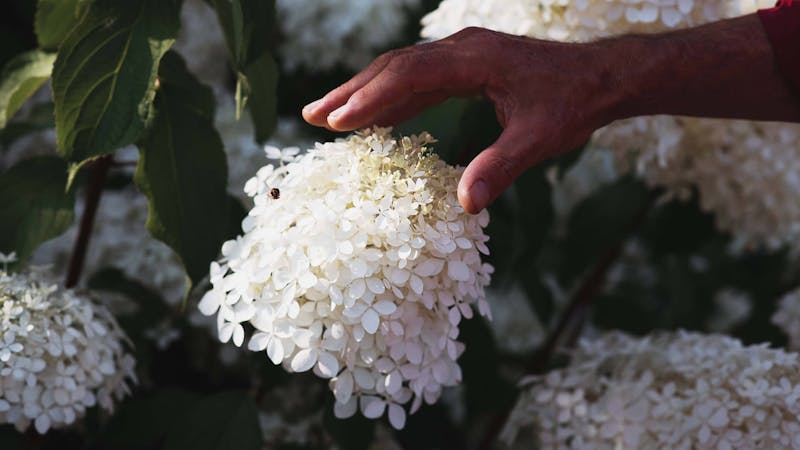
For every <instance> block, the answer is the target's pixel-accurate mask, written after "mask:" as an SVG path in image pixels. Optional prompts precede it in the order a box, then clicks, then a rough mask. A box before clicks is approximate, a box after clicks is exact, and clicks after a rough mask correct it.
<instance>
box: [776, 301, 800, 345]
mask: <svg viewBox="0 0 800 450" xmlns="http://www.w3.org/2000/svg"><path fill="white" fill-rule="evenodd" d="M772 323H773V324H775V325H776V326H777V327H778V328H780V329H781V331H783V333H784V334H786V336H788V337H789V344H788V345H787V347H788V348H789V349H790V350H792V351H795V352H796V351H800V288H797V289H794V290H793V291H791V292H789V293H787V294H786V295H784V296H783V297H781V298H780V299H779V300H778V309H777V310H776V311H775V312H774V313H773V314H772Z"/></svg>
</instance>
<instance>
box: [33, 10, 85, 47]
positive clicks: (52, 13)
mask: <svg viewBox="0 0 800 450" xmlns="http://www.w3.org/2000/svg"><path fill="white" fill-rule="evenodd" d="M81 3H84V1H83V0H39V2H38V4H37V6H36V21H35V23H34V28H35V30H36V38H37V39H38V40H39V47H40V48H42V49H45V50H58V47H59V46H60V45H61V43H62V42H63V41H64V38H66V37H67V34H68V33H69V32H70V30H72V28H73V27H75V25H77V23H78V20H79V19H80V12H81V8H80V6H82V5H81Z"/></svg>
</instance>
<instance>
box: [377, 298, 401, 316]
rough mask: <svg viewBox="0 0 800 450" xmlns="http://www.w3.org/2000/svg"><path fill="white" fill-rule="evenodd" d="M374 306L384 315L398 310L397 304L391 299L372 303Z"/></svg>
mask: <svg viewBox="0 0 800 450" xmlns="http://www.w3.org/2000/svg"><path fill="white" fill-rule="evenodd" d="M372 308H373V309H374V310H375V311H377V312H378V313H379V314H380V315H382V316H388V315H389V314H393V313H394V312H395V311H397V305H395V303H394V302H393V301H391V300H381V301H379V302H376V303H375V304H374V305H372Z"/></svg>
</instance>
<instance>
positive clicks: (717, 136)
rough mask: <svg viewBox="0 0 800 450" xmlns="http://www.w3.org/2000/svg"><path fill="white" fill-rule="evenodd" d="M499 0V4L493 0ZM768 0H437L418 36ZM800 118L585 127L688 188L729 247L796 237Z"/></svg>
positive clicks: (560, 34) (619, 153) (701, 15)
mask: <svg viewBox="0 0 800 450" xmlns="http://www.w3.org/2000/svg"><path fill="white" fill-rule="evenodd" d="M501 3H502V5H501ZM771 3H774V2H773V1H772V0H714V1H702V2H701V1H698V0H596V1H587V0H515V1H512V2H506V1H503V2H500V1H499V0H492V1H477V0H445V1H444V2H442V4H441V5H440V7H439V9H437V10H436V11H434V12H432V13H431V14H430V15H428V16H426V17H425V18H424V19H423V25H424V27H423V30H422V36H423V37H427V38H441V37H444V36H447V35H449V34H450V33H453V32H456V31H458V30H460V29H462V28H464V27H467V26H471V25H475V26H482V27H486V28H491V29H495V30H498V31H503V32H508V33H512V34H523V35H527V36H530V37H538V38H548V39H556V40H561V41H578V42H581V41H590V40H594V39H598V38H602V37H608V36H614V35H620V34H624V33H632V32H635V33H655V32H661V31H666V30H670V29H674V28H681V27H687V26H694V25H700V24H703V23H707V22H711V21H715V20H718V19H721V18H726V17H734V16H738V15H741V14H746V13H750V12H753V11H754V10H755V9H757V8H761V7H767V6H771ZM798 138H800V125H797V124H779V123H758V122H747V121H735V120H715V119H698V118H676V117H664V116H655V117H638V118H634V119H629V120H624V121H618V122H615V123H613V124H611V125H609V126H608V127H606V128H605V129H603V130H601V131H600V132H598V133H596V134H595V136H594V139H593V141H594V143H595V144H597V145H598V146H601V147H604V148H607V149H610V150H612V151H613V153H614V154H615V157H616V159H617V161H618V165H619V167H620V168H621V169H623V170H625V169H633V168H635V169H636V170H637V173H638V174H639V175H640V176H641V177H643V178H644V179H645V180H647V182H648V183H649V184H651V185H653V186H661V187H664V188H666V189H667V190H668V191H669V192H670V193H671V194H673V195H677V196H679V197H680V198H686V197H688V196H689V195H691V194H692V193H693V192H696V193H697V195H698V198H699V200H700V204H701V207H702V208H703V209H704V210H705V211H708V212H711V213H713V214H714V215H715V218H716V221H717V226H718V228H719V229H720V230H722V231H725V232H730V233H732V234H733V235H734V237H735V239H736V241H737V242H736V247H737V248H739V249H743V248H748V247H752V246H763V247H766V248H768V249H775V248H778V247H781V246H784V245H787V244H788V245H792V246H794V247H798V243H800V202H798V201H797V198H798V197H799V196H800V147H798V146H797V142H798Z"/></svg>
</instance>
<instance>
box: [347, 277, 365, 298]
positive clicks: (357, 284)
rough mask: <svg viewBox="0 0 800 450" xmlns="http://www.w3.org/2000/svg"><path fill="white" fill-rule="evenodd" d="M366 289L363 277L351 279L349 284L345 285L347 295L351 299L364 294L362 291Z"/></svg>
mask: <svg viewBox="0 0 800 450" xmlns="http://www.w3.org/2000/svg"><path fill="white" fill-rule="evenodd" d="M366 291H367V285H366V283H364V279H363V278H358V279H355V280H353V281H352V282H351V283H350V286H348V287H347V296H348V297H350V298H351V299H353V300H355V299H359V298H361V297H363V296H364V292H366Z"/></svg>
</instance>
